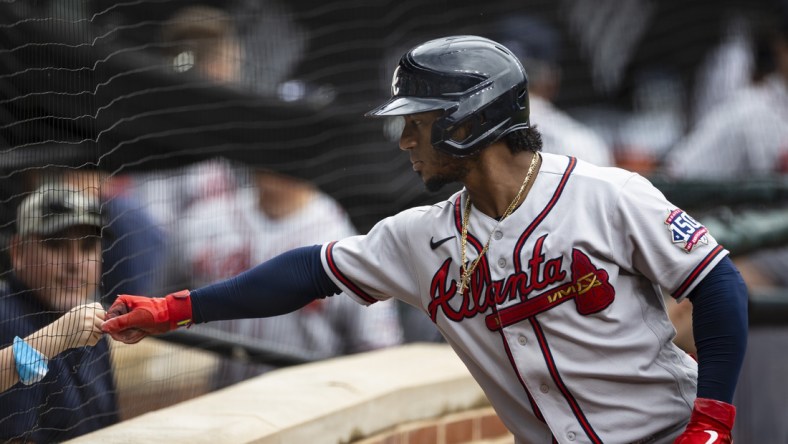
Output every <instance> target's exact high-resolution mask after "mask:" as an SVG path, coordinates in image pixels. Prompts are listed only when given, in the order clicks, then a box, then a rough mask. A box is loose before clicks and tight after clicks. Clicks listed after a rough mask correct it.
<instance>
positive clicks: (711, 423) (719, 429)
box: [674, 398, 736, 444]
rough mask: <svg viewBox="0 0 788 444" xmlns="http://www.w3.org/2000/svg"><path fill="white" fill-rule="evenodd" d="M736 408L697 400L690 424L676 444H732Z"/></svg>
mask: <svg viewBox="0 0 788 444" xmlns="http://www.w3.org/2000/svg"><path fill="white" fill-rule="evenodd" d="M735 417H736V407H734V406H732V405H730V404H728V403H726V402H722V401H717V400H714V399H707V398H697V399H695V408H694V409H692V416H690V422H689V424H687V428H686V430H684V433H682V434H681V435H680V436H679V437H678V438H676V441H674V444H695V443H698V444H712V443H714V444H717V443H719V444H730V443H731V442H732V439H731V429H733V419H734V418H735Z"/></svg>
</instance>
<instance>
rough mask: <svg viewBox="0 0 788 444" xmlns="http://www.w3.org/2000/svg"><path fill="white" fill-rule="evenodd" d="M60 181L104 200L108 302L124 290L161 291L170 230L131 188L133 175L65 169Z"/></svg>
mask: <svg viewBox="0 0 788 444" xmlns="http://www.w3.org/2000/svg"><path fill="white" fill-rule="evenodd" d="M60 180H61V181H62V182H64V183H67V184H70V185H71V186H73V187H75V188H76V189H78V190H80V191H82V192H84V193H89V194H91V195H93V196H94V198H97V199H99V202H101V206H102V212H103V213H104V214H106V217H105V223H106V225H105V226H104V233H103V236H102V260H103V263H104V272H103V274H102V275H101V284H102V289H103V296H102V298H101V302H102V304H104V305H105V306H109V305H111V304H112V303H113V302H114V301H115V298H116V297H117V296H118V295H119V294H150V293H151V292H153V291H154V290H155V289H157V288H158V286H159V284H160V281H161V278H160V277H157V275H158V274H159V270H160V269H161V267H162V266H163V265H164V259H165V256H166V252H165V238H164V232H163V230H162V229H161V228H160V227H159V226H158V225H157V223H156V222H155V221H154V219H153V217H152V216H151V214H150V212H149V210H148V208H147V206H146V205H145V203H144V202H143V201H141V200H140V199H138V198H137V197H136V196H135V195H134V194H133V193H131V192H130V191H129V190H128V188H129V187H130V182H131V181H132V179H131V178H130V177H127V176H115V177H112V176H110V175H109V174H108V173H107V172H104V171H100V170H97V169H92V168H80V169H67V170H64V171H63V172H62V177H61V179H60Z"/></svg>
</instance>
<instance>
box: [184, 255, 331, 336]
mask: <svg viewBox="0 0 788 444" xmlns="http://www.w3.org/2000/svg"><path fill="white" fill-rule="evenodd" d="M320 248H321V247H320V245H314V246H310V247H301V248H296V249H294V250H291V251H289V252H287V253H284V254H281V255H279V256H277V257H275V258H273V259H271V260H269V261H266V262H263V263H262V264H260V265H258V266H256V267H254V268H252V269H250V270H248V271H245V272H243V273H241V274H239V275H238V276H236V277H233V278H230V279H227V280H224V281H220V282H217V283H215V284H211V285H208V286H206V287H202V288H199V289H197V290H192V291H191V299H192V314H193V317H194V322H195V323H201V322H209V321H217V320H223V319H244V318H265V317H270V316H277V315H281V314H285V313H290V312H292V311H295V310H297V309H299V308H301V307H303V306H305V305H306V304H308V303H310V302H312V301H313V300H315V299H318V298H324V297H326V296H331V295H334V294H337V293H339V292H340V290H339V288H338V287H337V286H336V284H334V282H333V281H332V280H331V278H329V277H328V274H327V273H326V272H325V270H324V269H323V265H322V263H321V261H320Z"/></svg>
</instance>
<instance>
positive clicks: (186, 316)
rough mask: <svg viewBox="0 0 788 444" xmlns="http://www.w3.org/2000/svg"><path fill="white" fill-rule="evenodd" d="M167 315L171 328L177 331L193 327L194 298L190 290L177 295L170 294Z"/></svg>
mask: <svg viewBox="0 0 788 444" xmlns="http://www.w3.org/2000/svg"><path fill="white" fill-rule="evenodd" d="M165 299H166V300H167V314H168V317H169V319H170V328H171V329H172V330H175V329H176V328H178V327H186V328H188V327H191V326H192V324H193V322H192V298H191V293H189V290H181V291H178V292H176V293H170V294H168V295H167V296H166V297H165Z"/></svg>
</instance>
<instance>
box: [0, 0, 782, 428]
mask: <svg viewBox="0 0 788 444" xmlns="http://www.w3.org/2000/svg"><path fill="white" fill-rule="evenodd" d="M486 3H489V4H480V3H479V2H474V1H470V0H461V1H456V2H450V3H447V2H431V3H427V2H417V1H412V0H405V1H402V0H399V1H388V0H371V1H365V2H357V1H349V0H329V1H323V2H315V1H306V0H294V1H287V2H285V1H277V0H259V1H253V0H214V1H184V0H155V1H154V0H142V1H139V2H129V3H117V2H111V1H108V0H79V1H77V0H68V1H63V0H59V1H46V0H41V1H36V2H21V1H6V2H2V3H0V22H1V23H0V25H1V26H0V42H2V46H0V118H2V121H0V280H2V281H3V282H10V283H11V284H14V283H15V282H16V281H18V276H16V275H17V270H18V269H19V268H20V266H19V264H18V263H16V262H15V261H16V260H18V259H15V257H16V256H15V255H14V254H12V253H13V252H14V251H15V250H14V248H13V245H14V242H15V241H14V240H15V239H17V238H16V237H15V236H16V235H17V234H18V231H19V229H20V227H19V224H20V223H19V220H18V213H17V208H18V207H19V205H20V203H21V202H22V201H23V200H25V199H26V198H28V197H29V196H31V195H32V194H34V193H35V192H36V191H35V190H37V189H40V188H39V187H42V186H48V187H50V188H51V187H54V188H64V189H66V188H67V189H75V190H77V191H79V192H80V193H83V194H85V195H86V196H89V197H90V198H91V199H96V200H98V201H99V202H100V203H101V213H102V216H103V224H102V229H101V234H100V238H101V259H100V268H101V270H100V273H99V275H100V278H97V279H96V280H97V282H93V284H95V285H93V286H92V287H91V288H90V294H87V293H86V295H85V298H86V300H89V301H99V302H101V303H102V304H103V305H104V306H105V307H108V306H109V304H111V303H112V301H113V300H114V298H115V297H116V296H117V295H118V294H144V295H150V296H163V295H165V294H167V293H169V292H172V291H177V290H181V289H184V288H197V287H199V286H202V285H205V284H207V283H210V282H213V281H216V280H218V279H222V278H225V277H230V276H233V275H235V274H237V273H239V272H241V271H243V270H246V269H248V268H250V267H252V266H254V265H256V264H257V263H259V262H261V261H264V260H266V259H269V258H271V257H272V256H274V255H276V254H278V253H281V252H283V251H287V250H289V249H291V248H293V247H297V246H302V245H312V244H318V243H323V242H325V241H329V240H332V239H338V238H341V237H345V236H349V235H353V234H355V233H363V232H365V231H367V230H368V229H369V228H370V227H371V226H372V224H374V223H375V222H376V221H378V220H379V219H381V218H383V217H386V216H388V215H392V214H395V213H396V212H398V211H400V210H403V209H405V208H407V207H410V206H413V205H417V204H424V203H430V202H433V201H436V200H439V199H440V198H441V197H443V196H447V195H449V194H450V193H451V192H453V191H455V190H454V189H445V190H442V191H440V192H438V193H428V192H426V191H425V190H424V189H423V186H422V185H421V183H420V181H419V179H418V177H417V176H415V175H413V173H412V171H411V169H410V165H409V162H408V160H407V156H402V155H401V153H399V152H398V149H397V145H396V144H397V138H398V136H399V130H400V127H399V125H400V124H401V123H400V122H399V121H398V120H396V119H392V120H390V121H383V122H381V121H371V120H365V119H363V117H362V115H363V113H364V112H366V111H367V110H368V109H369V108H371V107H372V105H374V104H376V103H378V102H380V100H381V99H382V98H384V97H387V96H388V94H389V88H390V80H391V73H392V72H393V69H394V66H395V65H396V63H397V61H398V57H399V55H400V54H402V53H403V52H404V51H405V50H407V49H408V48H410V47H412V46H413V45H415V44H417V43H419V42H421V41H424V40H426V39H429V38H434V37H440V36H445V35H449V34H476V35H482V36H485V37H489V38H492V39H493V40H496V41H498V42H500V43H502V44H504V45H505V46H507V47H508V48H510V49H511V50H512V51H513V52H514V53H515V54H516V55H517V56H518V57H519V58H520V59H521V60H522V62H523V65H524V66H525V68H526V71H527V72H528V76H529V93H530V105H531V120H532V123H533V124H535V125H536V126H537V127H538V129H539V130H540V132H541V133H542V135H543V139H544V150H545V151H547V152H553V153H559V154H567V155H572V156H577V157H579V158H581V159H584V160H587V161H589V162H592V163H596V164H599V165H606V166H618V167H622V168H626V169H630V170H632V171H636V172H638V173H640V174H642V175H644V176H646V177H649V178H650V179H652V180H653V181H654V183H655V184H656V185H657V186H658V188H660V189H661V190H662V191H663V192H664V193H665V194H666V195H667V196H668V198H669V199H671V200H672V201H673V202H674V203H676V204H677V205H679V206H681V207H683V208H684V209H685V210H687V211H689V212H690V213H692V214H693V215H694V216H695V217H696V218H697V219H699V220H700V221H701V222H702V223H704V224H706V226H707V227H709V229H710V231H711V233H712V234H713V235H715V237H717V239H718V240H719V241H720V242H721V243H722V244H723V245H725V246H726V247H727V248H728V249H729V250H730V251H731V254H732V256H733V257H734V259H735V261H736V262H737V265H738V266H739V267H740V270H741V271H742V273H743V275H744V277H745V281H746V282H747V284H748V286H749V288H750V291H751V298H752V306H751V334H750V342H749V349H748V356H747V362H746V363H745V368H744V370H743V373H742V376H741V382H740V385H739V390H738V394H737V400H736V404H737V407H738V408H739V415H738V416H737V428H736V429H735V433H737V434H738V435H737V440H740V442H788V426H786V421H782V420H783V419H785V418H784V415H785V412H786V411H788V401H786V399H788V392H786V389H785V388H778V387H782V386H784V384H783V383H782V375H785V374H788V373H787V372H788V359H786V358H785V357H781V356H782V355H784V353H782V352H783V351H784V350H785V346H786V345H788V318H785V317H784V313H785V310H784V308H782V307H784V306H785V304H788V291H787V290H788V288H787V287H788V273H786V270H788V268H786V267H788V211H786V206H785V203H786V202H788V193H787V192H786V191H787V190H788V188H787V187H786V182H785V174H787V173H788V2H786V1H785V0H756V1H753V0H749V1H745V0H724V1H714V2H712V1H699V0H696V1H678V0H667V1H659V2H657V1H653V0H601V1H594V2H587V1H581V0H560V1H545V0H529V1H514V0H511V1H510V0H503V1H496V2H486ZM79 260H82V261H90V260H94V261H95V258H94V259H90V258H89V257H88V256H77V261H79ZM51 265H52V263H51V261H49V262H47V261H43V262H42V264H41V265H40V266H41V267H42V268H45V267H46V266H51ZM11 284H8V285H5V286H3V287H0V289H1V290H2V292H0V298H3V300H0V307H3V306H4V305H2V304H3V301H4V300H6V299H9V298H11V297H13V296H15V295H17V296H18V294H19V291H20V290H19V289H18V288H19V287H18V286H14V285H11ZM36 285H40V286H41V287H47V286H57V285H58V284H57V283H55V284H52V283H40V284H31V283H27V287H31V288H29V289H28V290H31V291H35V290H36ZM93 287H95V288H93ZM25 291H27V290H25ZM51 293H52V294H53V295H52V296H51V298H52V299H53V300H57V299H58V298H61V299H62V298H63V297H65V296H58V292H57V291H53V292H51ZM61 302H62V301H61ZM666 304H667V305H668V308H669V310H670V313H671V316H672V318H673V320H674V322H675V324H676V327H677V331H678V336H677V338H676V342H677V343H678V344H679V345H680V346H681V347H683V348H684V349H685V350H687V351H688V352H690V353H692V352H693V343H692V338H691V326H690V325H691V324H690V323H691V305H690V303H689V302H688V301H687V302H684V303H682V304H679V305H676V304H673V303H671V300H670V298H666ZM56 306H57V304H55V303H54V302H53V304H52V305H51V306H50V307H46V306H44V307H38V308H36V310H49V311H52V310H56V308H55V307H56ZM68 308H70V307H65V310H67V309H68ZM60 309H61V310H63V308H62V307H61V308H60ZM31 310H32V308H31ZM28 314H32V313H21V312H15V313H12V312H11V311H9V310H8V309H4V311H0V325H2V326H3V328H1V329H0V330H1V331H12V330H14V329H15V328H16V327H18V326H19V325H21V323H22V322H23V321H22V319H24V318H25V316H26V315H28ZM175 333H176V334H169V335H166V336H165V337H162V338H158V339H146V340H145V341H144V342H143V343H142V344H140V345H139V346H135V347H133V348H131V347H130V348H126V347H121V346H118V345H117V344H111V346H109V347H108V348H107V349H102V350H104V352H103V353H104V355H103V356H104V358H107V357H111V363H110V364H107V365H108V366H109V367H111V371H113V372H114V383H115V384H116V385H117V387H111V385H112V384H111V382H110V383H108V384H109V386H108V387H109V388H106V390H111V391H113V392H114V393H116V394H117V396H116V397H114V398H116V399H104V401H106V402H111V403H114V407H112V409H114V410H113V413H114V416H112V417H110V418H106V420H105V421H95V424H96V425H95V427H103V426H104V425H106V424H107V423H111V422H113V421H117V420H121V419H125V418H129V417H133V416H136V415H139V414H141V413H144V412H146V411H150V410H153V409H155V408H159V407H162V406H165V405H169V404H173V403H175V402H179V401H182V400H184V399H188V398H191V397H194V396H199V395H201V394H204V393H207V392H209V391H212V390H215V389H218V388H221V387H225V386H227V385H229V384H233V383H236V382H238V381H241V380H244V379H247V378H249V377H252V376H255V375H259V374H262V373H264V372H266V371H269V370H271V369H275V368H278V367H282V366H287V365H296V364H299V363H304V362H310V361H314V360H319V359H325V358H330V357H333V356H339V355H344V354H349V353H358V352H364V351H369V350H374V349H380V348H385V347H392V346H396V345H400V344H405V343H411V342H417V341H429V342H440V341H441V339H440V337H439V335H438V334H437V331H436V330H435V329H434V327H433V326H432V325H431V323H430V321H429V319H428V318H427V317H426V316H424V315H423V313H421V312H420V310H419V309H418V308H414V307H408V306H404V305H402V304H399V305H397V303H396V302H393V301H389V302H385V303H379V304H375V305H373V306H372V307H370V308H364V307H362V306H361V305H358V304H355V303H354V302H352V301H351V300H350V299H349V298H346V297H335V298H330V299H328V300H324V301H320V302H316V303H314V304H311V305H309V306H307V307H306V308H304V309H302V310H300V311H299V312H296V313H292V314H290V315H286V316H281V317H277V318H271V319H265V320H239V321H232V322H229V321H228V322H220V323H215V324H210V325H200V326H196V327H194V328H191V329H189V330H187V331H178V332H175ZM2 340H3V344H0V346H5V345H7V343H6V342H7V338H5V337H3V338H2ZM8 340H10V339H8ZM83 359H84V358H83ZM83 363H84V361H83ZM184 374H191V376H192V377H190V378H183V377H182V376H183V375H184ZM176 375H179V376H180V377H176ZM175 380H177V381H179V382H178V383H174V382H173V381H175ZM184 380H187V381H188V383H184V382H183V381H184ZM132 387H133V389H132ZM150 393H157V396H156V397H151V396H150ZM13 395H14V393H13V389H12V390H11V394H8V393H6V394H3V395H0V403H2V402H3V401H2V397H3V396H13ZM25 396H32V395H25ZM9 399H10V398H9ZM72 404H73V403H72ZM82 405H83V406H84V404H82ZM73 408H74V409H79V408H80V407H79V404H78V403H77V404H74V407H73ZM91 414H92V413H91ZM16 416H17V415H16V414H15V413H14V412H12V413H10V414H9V416H6V417H5V418H0V430H5V429H6V428H5V427H4V423H5V425H7V426H9V427H8V430H10V424H11V423H12V422H14V421H18V418H16ZM50 416H51V415H50ZM15 418H16V419H15ZM60 420H62V418H61V419H60ZM31 421H33V422H32V423H29V424H28V425H27V426H26V427H29V428H30V427H32V428H33V429H47V428H48V429H49V430H58V431H59V432H58V433H62V434H60V435H57V434H55V435H52V436H54V439H55V440H58V441H59V440H62V439H63V438H68V437H70V436H76V435H78V434H81V433H84V432H85V431H86V430H85V429H84V428H79V427H71V426H68V425H67V426H62V425H61V426H55V425H52V426H49V425H46V424H45V421H54V422H53V424H56V423H57V421H58V419H57V418H56V419H52V418H48V419H46V418H45V419H36V418H33V419H31ZM37 421H38V422H37ZM30 424H32V425H30ZM12 436H13V435H12ZM44 436H49V435H44ZM0 438H7V437H5V436H0Z"/></svg>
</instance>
